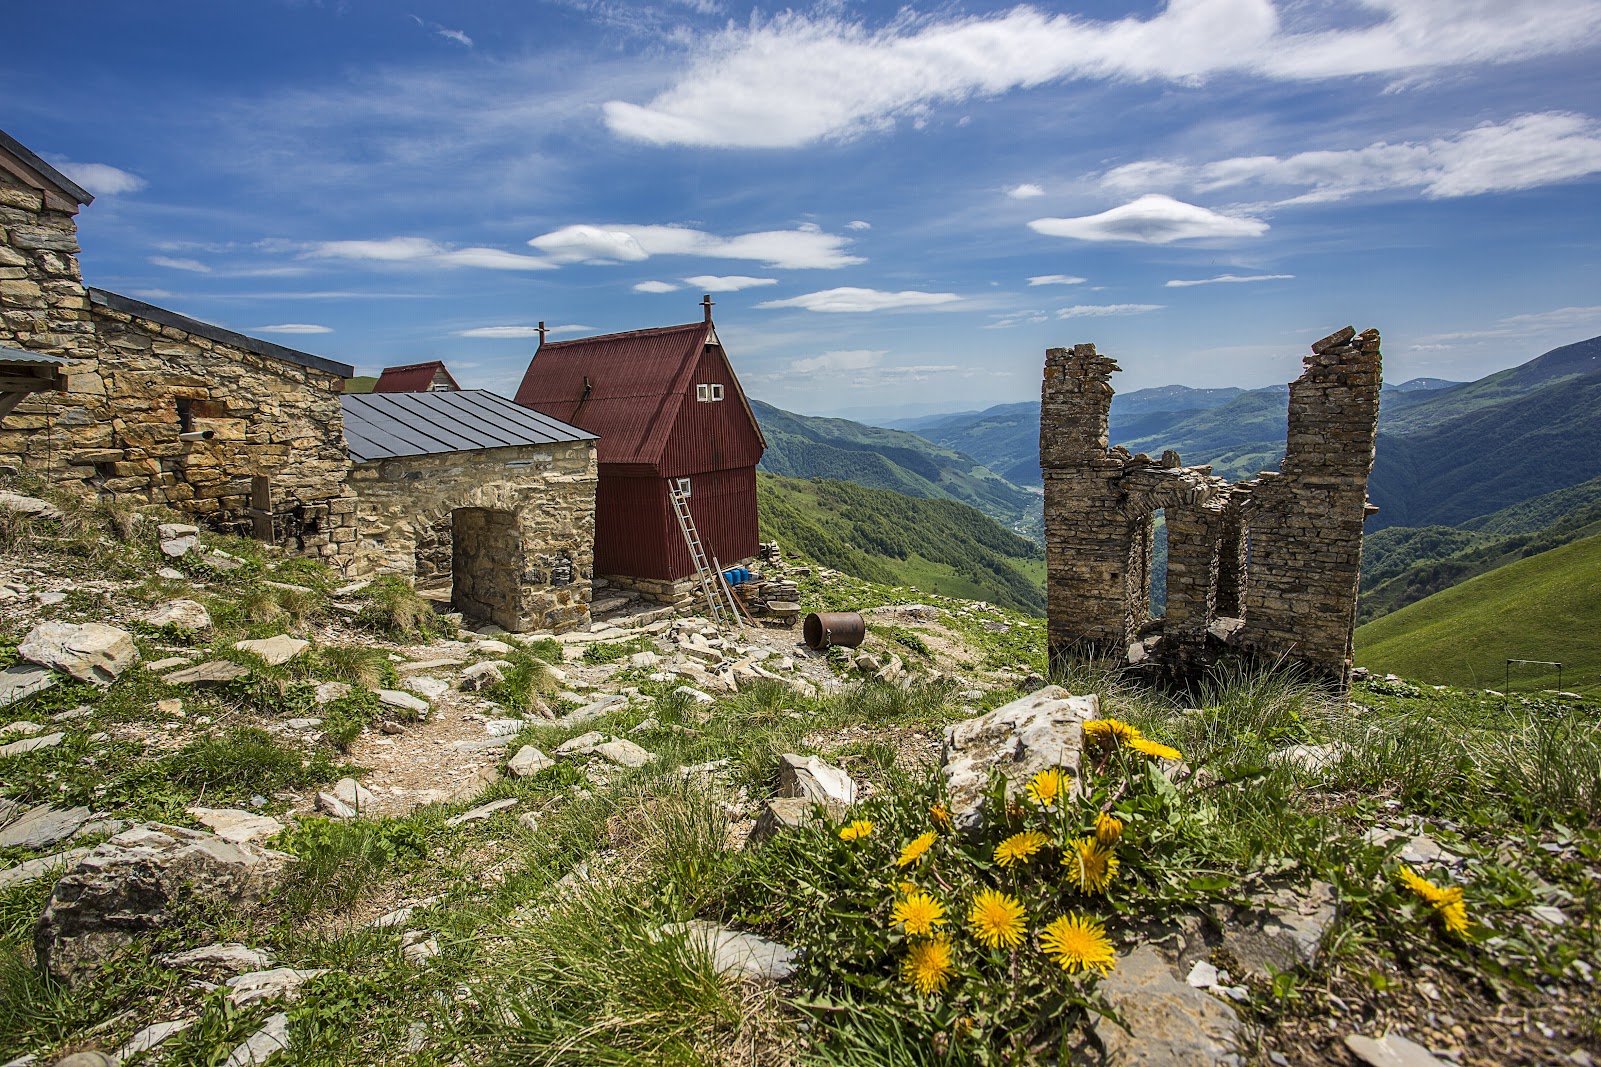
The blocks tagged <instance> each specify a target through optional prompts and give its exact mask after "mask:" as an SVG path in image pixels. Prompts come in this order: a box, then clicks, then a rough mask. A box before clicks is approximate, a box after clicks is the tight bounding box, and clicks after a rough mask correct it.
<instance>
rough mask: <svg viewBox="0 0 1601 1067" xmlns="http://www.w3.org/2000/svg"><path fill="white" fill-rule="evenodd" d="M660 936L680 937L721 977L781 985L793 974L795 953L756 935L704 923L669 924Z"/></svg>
mask: <svg viewBox="0 0 1601 1067" xmlns="http://www.w3.org/2000/svg"><path fill="white" fill-rule="evenodd" d="M662 933H664V934H666V935H668V936H669V937H674V936H682V937H683V938H684V941H685V943H686V944H688V945H691V946H694V947H695V948H697V949H699V950H701V951H703V952H705V953H706V954H707V955H708V956H710V957H711V961H712V967H713V968H715V969H716V971H717V973H718V974H720V975H735V976H738V977H741V978H765V979H768V980H769V981H774V982H781V981H783V980H784V979H785V978H788V977H789V976H790V975H791V974H794V973H795V950H794V949H791V948H788V947H787V946H784V945H780V944H779V943H778V942H776V941H769V940H767V939H766V938H765V937H758V936H756V935H755V934H747V933H742V932H740V931H738V930H730V929H729V928H728V927H726V926H719V925H718V924H716V923H713V922H706V921H705V920H703V919H691V920H690V921H689V922H683V923H668V924H667V925H666V926H663V927H662Z"/></svg>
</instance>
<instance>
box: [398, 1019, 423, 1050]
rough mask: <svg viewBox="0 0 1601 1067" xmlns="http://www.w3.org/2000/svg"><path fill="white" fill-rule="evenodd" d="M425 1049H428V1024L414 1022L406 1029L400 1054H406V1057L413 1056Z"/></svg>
mask: <svg viewBox="0 0 1601 1067" xmlns="http://www.w3.org/2000/svg"><path fill="white" fill-rule="evenodd" d="M427 1047H428V1024H427V1023H425V1022H420V1021H419V1022H414V1023H412V1024H411V1025H410V1026H408V1027H406V1040H405V1043H404V1044H403V1045H402V1046H401V1051H402V1052H404V1053H406V1054H407V1055H408V1056H415V1055H416V1054H417V1053H419V1052H421V1051H422V1050H423V1049H425V1048H427Z"/></svg>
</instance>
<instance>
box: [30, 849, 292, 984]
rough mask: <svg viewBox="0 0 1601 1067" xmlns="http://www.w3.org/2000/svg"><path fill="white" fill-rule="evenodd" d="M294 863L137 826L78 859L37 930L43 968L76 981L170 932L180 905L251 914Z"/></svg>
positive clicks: (269, 853) (271, 854)
mask: <svg viewBox="0 0 1601 1067" xmlns="http://www.w3.org/2000/svg"><path fill="white" fill-rule="evenodd" d="M289 860H290V857H289V856H287V855H285V854H283V853H281V852H274V851H271V850H269V849H264V848H260V847H259V846H256V845H248V844H240V843H237V842H232V841H224V840H223V839H222V838H220V837H217V836H216V835H214V834H208V833H202V832H201V831H198V830H186V829H183V828H181V827H177V826H164V825H161V824H159V823H150V824H146V825H140V826H135V827H133V828H132V829H130V830H127V831H124V832H123V833H120V834H118V835H117V836H116V837H113V838H112V839H111V840H110V841H107V842H105V843H103V844H101V845H99V846H98V847H96V848H95V850H94V851H93V852H91V853H89V855H87V856H85V857H83V858H82V859H81V860H79V861H78V864H77V866H76V867H74V868H73V869H72V870H71V871H69V872H68V873H67V875H66V877H64V878H62V879H61V881H60V882H58V883H57V884H56V887H55V890H54V891H53V892H52V893H51V895H50V900H49V903H48V904H46V906H45V910H44V914H43V915H42V916H40V918H39V922H38V925H37V926H36V927H35V929H34V953H35V955H36V957H37V959H38V961H39V966H40V967H41V969H44V970H46V971H48V972H49V973H50V974H52V975H53V976H55V977H56V978H57V979H59V980H62V981H67V982H71V981H72V980H73V979H74V978H75V977H77V975H78V974H79V973H80V972H81V971H83V970H85V969H88V968H93V967H94V966H96V965H97V964H98V963H99V962H100V961H101V960H102V959H104V958H105V957H106V956H107V955H109V954H110V953H112V952H115V951H116V950H118V949H120V948H121V947H122V946H124V945H126V944H128V943H130V942H131V941H132V940H133V939H134V938H135V937H136V936H138V935H140V934H143V933H146V932H148V931H151V930H155V929H159V928H162V927H165V926H168V925H169V924H170V923H171V922H172V921H173V918H174V913H175V911H176V909H177V908H178V907H179V906H180V905H189V904H193V903H196V902H205V901H213V902H226V903H227V904H228V905H229V906H230V907H232V908H235V909H239V908H248V907H250V906H251V905H253V904H255V903H256V902H257V901H259V900H260V899H261V896H262V894H263V893H265V892H266V890H267V889H268V888H269V887H270V886H271V885H272V883H273V882H274V881H275V880H276V878H277V876H278V875H279V874H280V873H281V872H282V870H283V869H284V866H285V865H286V864H287V863H288V862H289Z"/></svg>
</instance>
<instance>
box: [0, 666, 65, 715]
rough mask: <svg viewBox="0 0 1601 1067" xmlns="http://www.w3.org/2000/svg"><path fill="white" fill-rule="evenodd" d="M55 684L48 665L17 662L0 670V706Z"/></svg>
mask: <svg viewBox="0 0 1601 1067" xmlns="http://www.w3.org/2000/svg"><path fill="white" fill-rule="evenodd" d="M55 684H56V675H55V672H54V671H52V670H51V669H50V668H49V667H42V666H40V665H39V664H37V663H18V664H15V665H13V666H10V667H7V668H6V669H5V670H3V671H0V708H4V707H9V706H10V705H12V704H15V703H16V702H17V701H19V700H21V699H22V698H23V697H29V696H32V695H33V694H35V693H42V692H44V691H45V690H46V689H49V688H50V687H51V686H53V685H55Z"/></svg>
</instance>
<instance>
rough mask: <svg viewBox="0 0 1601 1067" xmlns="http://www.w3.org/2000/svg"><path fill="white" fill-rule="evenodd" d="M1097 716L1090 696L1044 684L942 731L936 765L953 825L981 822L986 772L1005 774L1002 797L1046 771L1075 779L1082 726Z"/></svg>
mask: <svg viewBox="0 0 1601 1067" xmlns="http://www.w3.org/2000/svg"><path fill="white" fill-rule="evenodd" d="M1099 717H1100V704H1099V701H1098V700H1097V698H1096V696H1095V695H1094V694H1093V693H1091V694H1086V695H1085V696H1073V695H1072V694H1071V693H1069V692H1068V691H1067V690H1066V689H1063V688H1062V687H1061V686H1059V685H1048V686H1046V687H1045V688H1043V689H1040V690H1038V691H1037V692H1034V693H1030V694H1029V695H1028V696H1026V697H1022V698H1021V699H1018V700H1014V701H1012V702H1011V703H1010V704H1006V705H1003V706H1002V707H999V708H996V709H995V710H994V711H991V712H987V713H985V714H983V715H980V716H977V717H976V718H972V719H967V720H965V721H963V722H959V723H956V724H955V725H954V726H950V727H948V728H947V729H946V731H945V748H944V752H943V754H942V756H941V760H940V762H941V774H943V775H944V778H945V787H946V792H947V795H948V796H949V797H950V805H951V817H952V819H953V820H954V821H955V823H956V826H957V827H958V828H960V829H962V830H968V831H970V830H975V829H977V827H978V826H979V825H980V824H981V823H982V822H983V818H984V813H983V805H984V791H985V790H986V789H987V788H988V786H989V776H990V771H991V770H994V769H999V770H1000V772H1001V773H1002V774H1003V775H1005V776H1006V779H1007V794H1008V795H1011V794H1012V793H1014V792H1016V791H1017V790H1019V789H1021V788H1022V786H1023V784H1024V783H1025V782H1027V780H1028V779H1029V778H1031V777H1032V776H1033V775H1035V774H1036V773H1038V772H1039V771H1043V770H1045V769H1047V768H1049V767H1065V768H1066V769H1067V770H1068V771H1069V772H1070V773H1072V775H1073V777H1074V780H1075V781H1078V775H1079V758H1080V753H1081V750H1082V748H1083V740H1084V738H1083V730H1082V723H1084V722H1085V721H1086V720H1088V719H1095V718H1099Z"/></svg>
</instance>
